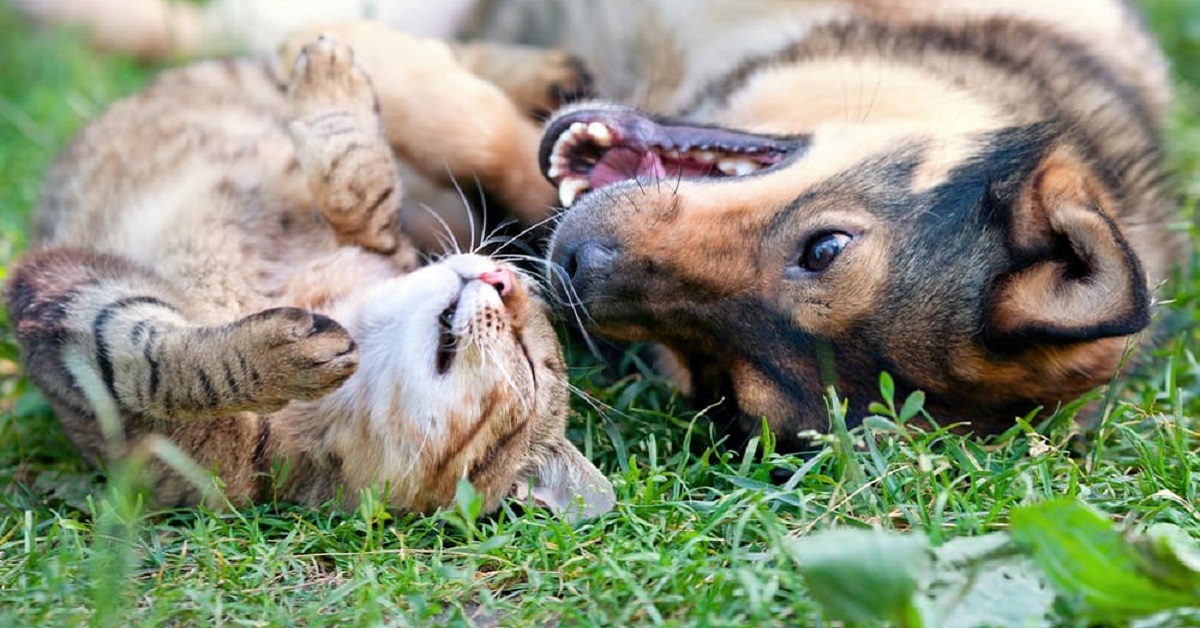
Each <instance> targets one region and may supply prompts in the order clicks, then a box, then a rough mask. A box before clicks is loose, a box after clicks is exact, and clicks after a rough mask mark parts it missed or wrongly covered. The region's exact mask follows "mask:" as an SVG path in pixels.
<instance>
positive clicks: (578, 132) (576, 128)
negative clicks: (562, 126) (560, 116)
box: [569, 122, 587, 137]
mask: <svg viewBox="0 0 1200 628" xmlns="http://www.w3.org/2000/svg"><path fill="white" fill-rule="evenodd" d="M569 129H570V131H571V135H574V136H575V137H582V136H583V135H585V134H586V133H587V125H586V124H584V123H582V122H572V123H571V126H570V127H569Z"/></svg>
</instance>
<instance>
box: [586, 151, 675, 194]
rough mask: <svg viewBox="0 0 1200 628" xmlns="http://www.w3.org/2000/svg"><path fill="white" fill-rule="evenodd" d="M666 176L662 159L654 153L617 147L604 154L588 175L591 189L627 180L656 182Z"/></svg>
mask: <svg viewBox="0 0 1200 628" xmlns="http://www.w3.org/2000/svg"><path fill="white" fill-rule="evenodd" d="M666 175H667V171H666V168H664V167H663V162H662V158H660V157H659V156H658V153H656V152H654V151H645V152H642V151H639V150H635V149H632V148H625V147H617V148H613V149H612V150H610V151H608V152H607V153H605V154H604V157H603V158H602V159H601V160H600V161H599V162H597V163H596V166H595V168H593V169H592V171H591V173H590V174H589V175H588V179H589V181H590V183H591V187H593V188H599V187H603V186H605V185H608V184H609V183H616V182H618V181H625V180H628V179H638V180H643V181H646V180H650V181H657V180H658V179H661V178H663V177H665V176H666Z"/></svg>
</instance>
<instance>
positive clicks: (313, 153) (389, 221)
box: [288, 37, 402, 254]
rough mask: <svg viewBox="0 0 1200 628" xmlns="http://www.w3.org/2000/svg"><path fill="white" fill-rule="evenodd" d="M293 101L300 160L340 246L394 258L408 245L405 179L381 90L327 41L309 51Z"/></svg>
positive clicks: (295, 78) (295, 80) (292, 89)
mask: <svg viewBox="0 0 1200 628" xmlns="http://www.w3.org/2000/svg"><path fill="white" fill-rule="evenodd" d="M288 95H289V98H290V99H291V104H292V123H291V126H290V129H291V132H292V138H293V139H294V140H295V143H296V152H297V155H298V156H299V159H300V163H301V165H302V166H303V168H304V172H305V174H306V176H307V177H308V183H309V189H311V190H312V192H313V195H314V196H315V197H316V200H317V205H318V206H319V207H320V209H321V213H322V215H324V216H325V219H326V220H327V221H328V222H329V224H330V225H331V226H332V227H333V229H334V232H335V233H336V234H337V238H338V241H339V242H342V243H344V244H354V245H358V246H362V247H364V248H366V249H370V250H373V251H378V252H380V253H385V254H390V253H392V252H394V251H395V250H396V249H397V247H398V246H399V245H400V238H402V236H401V235H400V232H399V229H398V227H397V220H398V218H399V210H400V200H401V195H402V191H401V188H400V180H399V178H398V176H397V173H396V166H395V163H394V161H393V159H394V157H393V156H392V150H391V147H389V146H388V143H387V140H385V139H384V136H383V127H382V123H381V122H380V119H379V107H378V104H377V103H376V100H375V91H374V89H373V88H372V86H371V81H370V79H368V78H367V75H366V74H364V73H363V71H362V69H361V68H359V67H358V66H357V65H356V64H355V63H354V53H353V51H352V50H351V49H350V48H349V47H348V46H346V45H345V44H342V43H339V42H338V41H336V40H334V39H332V38H327V37H321V38H318V39H316V40H315V41H313V42H311V43H309V44H308V45H306V46H304V48H303V49H302V50H301V51H300V54H299V55H298V56H297V58H296V61H295V64H294V66H293V68H292V75H291V80H290V83H289V87H288Z"/></svg>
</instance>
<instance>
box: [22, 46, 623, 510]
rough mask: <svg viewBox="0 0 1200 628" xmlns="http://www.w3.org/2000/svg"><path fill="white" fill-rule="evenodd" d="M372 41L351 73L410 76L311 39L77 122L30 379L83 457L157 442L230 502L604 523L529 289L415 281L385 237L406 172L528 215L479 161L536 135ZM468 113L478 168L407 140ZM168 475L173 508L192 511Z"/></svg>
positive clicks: (496, 269) (28, 345) (32, 312)
mask: <svg viewBox="0 0 1200 628" xmlns="http://www.w3.org/2000/svg"><path fill="white" fill-rule="evenodd" d="M358 40H359V42H360V43H363V46H362V47H360V48H358V51H359V52H358V57H359V60H360V61H361V65H363V66H366V67H378V66H375V65H374V64H377V63H381V60H382V59H386V60H387V63H388V64H389V65H390V66H392V67H397V66H399V65H403V64H405V63H412V65H413V67H414V68H416V69H414V71H413V72H412V73H409V74H405V73H403V72H399V71H396V72H392V73H390V74H386V75H384V78H382V79H380V80H375V81H374V84H375V87H374V88H372V80H371V79H370V78H368V74H367V73H366V72H364V70H363V69H362V67H360V64H356V63H355V61H354V58H355V53H354V52H353V51H352V50H351V49H350V48H348V47H346V46H345V45H344V44H342V43H338V42H337V41H336V40H334V39H329V38H324V37H320V38H319V37H317V36H315V35H311V36H307V39H306V40H305V42H306V43H305V45H304V46H303V47H301V46H299V45H297V46H294V47H292V48H288V49H287V50H285V51H284V53H283V55H282V58H283V63H281V64H274V63H268V62H262V61H255V60H224V61H210V62H202V63H198V64H196V65H193V66H189V67H185V68H182V69H178V70H173V71H169V72H166V73H164V74H163V75H162V76H160V77H159V78H158V79H157V80H156V81H155V82H154V83H153V84H152V85H151V86H150V87H149V88H147V89H146V90H145V91H143V92H142V93H140V94H137V95H135V96H133V97H130V98H128V99H126V100H124V101H121V102H118V103H116V104H114V105H113V106H112V107H111V108H110V109H109V110H108V111H107V112H106V113H105V114H103V115H102V116H101V117H100V118H99V119H98V120H96V121H94V122H93V123H91V124H90V125H88V126H87V127H86V128H85V129H84V131H82V133H81V134H80V135H79V137H78V138H76V140H75V141H74V142H73V144H72V145H71V146H70V147H69V148H68V149H67V151H66V152H65V153H64V155H63V156H62V158H61V159H60V160H59V161H58V163H57V164H56V165H55V166H54V168H53V169H52V171H51V172H50V173H49V174H48V176H47V179H46V183H45V194H44V198H43V200H42V202H41V204H40V206H39V208H38V211H37V213H36V237H35V240H36V244H35V248H34V250H33V251H32V252H31V253H30V254H29V255H28V256H27V257H26V258H25V259H24V260H23V261H22V262H21V263H20V264H19V265H18V266H17V267H16V268H15V270H14V272H13V275H12V277H11V279H10V281H9V284H8V287H7V303H8V308H9V314H10V317H11V319H12V322H13V325H14V328H15V330H16V334H17V339H18V342H19V343H20V346H21V351H22V359H23V362H24V365H25V368H26V372H27V373H28V375H29V377H30V378H31V379H32V380H33V381H34V382H35V383H36V384H37V385H38V386H39V387H40V388H41V389H42V390H43V391H44V392H45V393H46V396H47V398H48V399H49V401H50V404H51V405H52V406H53V408H54V409H55V411H56V413H57V414H58V416H59V419H60V421H61V422H62V424H63V426H64V427H65V429H66V431H67V434H68V435H69V436H70V437H71V439H72V440H73V441H74V442H75V443H76V445H78V447H79V448H80V449H81V451H82V452H83V453H84V454H85V456H87V457H88V458H89V459H91V460H94V461H101V460H104V459H105V458H106V457H108V456H112V455H122V454H123V452H124V451H127V449H128V448H129V447H136V446H137V444H138V443H140V442H142V441H143V439H145V438H146V437H147V436H149V435H152V434H158V435H162V436H165V437H166V438H167V439H169V440H170V441H171V442H173V443H174V444H176V445H177V446H178V447H180V448H181V449H182V450H183V451H184V452H185V453H186V454H188V455H189V456H191V457H192V458H193V459H194V460H195V461H197V462H198V463H199V464H200V465H202V466H203V467H204V468H206V469H210V470H213V471H215V472H216V473H217V474H218V476H219V477H220V479H221V481H222V483H223V484H224V487H225V495H226V496H227V497H228V498H230V499H231V500H233V501H234V502H235V503H245V502H248V501H256V500H264V499H271V498H277V499H281V500H288V501H297V502H300V503H304V504H311V505H318V504H321V503H324V502H327V501H329V500H331V499H333V498H335V497H338V496H341V497H342V498H343V500H344V501H343V503H344V504H346V505H349V506H352V505H353V504H355V503H356V502H357V500H358V496H359V492H360V491H361V490H362V489H365V488H372V487H373V488H376V489H379V490H381V491H384V492H383V493H382V494H383V497H384V499H385V500H386V501H387V503H388V504H389V505H390V506H391V507H393V508H395V509H398V510H407V511H428V510H431V509H434V508H437V507H440V506H443V505H446V504H449V503H452V501H453V499H454V496H455V491H456V489H457V486H458V482H459V481H460V479H462V478H467V479H469V480H470V481H471V482H472V484H474V486H475V488H476V489H477V490H478V491H480V493H481V494H482V495H483V496H484V506H485V508H486V509H488V510H491V509H494V508H495V507H496V506H497V505H498V504H499V502H500V500H501V499H502V498H503V497H505V496H507V495H513V494H515V495H517V496H521V497H529V496H530V495H531V496H532V497H533V498H534V499H535V500H536V501H538V502H540V503H544V504H546V505H549V506H551V507H553V508H555V509H558V510H570V512H572V513H574V514H593V513H597V512H603V511H604V510H607V509H608V508H610V507H611V506H612V503H613V497H612V490H611V487H610V486H609V484H608V482H607V480H605V478H604V477H603V475H601V474H600V473H599V471H597V470H596V469H595V467H593V466H592V465H591V463H589V462H588V461H587V460H586V459H584V458H583V456H582V455H581V454H580V453H579V452H578V451H577V450H576V449H575V447H574V446H573V445H571V443H570V442H568V441H567V440H566V438H565V436H564V430H565V427H566V418H567V414H568V412H569V406H568V393H567V382H566V372H565V365H564V363H563V360H562V354H561V349H560V347H559V344H558V340H557V337H556V336H555V333H554V330H553V329H552V327H551V326H550V323H549V321H548V319H547V318H546V313H545V308H544V306H543V304H542V302H541V301H540V299H539V297H538V296H537V295H536V293H535V292H534V291H533V290H532V283H531V282H530V281H528V280H527V279H525V278H523V277H520V276H519V274H517V273H516V271H514V270H513V269H511V268H510V267H509V266H508V265H506V264H502V263H500V262H497V261H494V260H491V259H489V258H487V257H482V256H478V255H456V256H450V257H447V258H445V259H443V260H441V261H439V262H438V263H435V264H432V265H429V266H425V267H422V268H420V269H417V268H416V267H417V256H416V251H415V249H414V247H413V246H412V244H411V243H410V242H409V241H408V240H407V238H406V237H405V236H404V235H403V234H402V232H401V231H400V230H399V229H398V226H397V224H396V223H397V220H398V213H399V208H400V204H401V201H402V198H403V195H404V190H403V187H402V185H401V181H400V180H398V178H397V172H396V167H395V162H394V159H395V158H394V154H393V149H394V150H395V151H396V152H397V153H399V154H400V155H402V156H403V158H404V159H405V162H406V163H407V164H408V165H409V166H410V168H412V169H414V170H417V171H421V170H425V171H429V172H434V171H440V170H441V169H443V168H448V170H446V171H445V172H444V174H443V176H468V177H469V176H474V175H476V174H479V175H480V176H484V177H485V178H487V181H488V183H489V184H490V185H491V186H492V187H493V189H496V190H501V191H502V190H504V189H506V188H508V189H510V190H511V192H512V194H514V195H516V197H519V198H521V199H523V200H525V201H527V202H528V204H529V205H536V204H537V203H538V202H539V201H536V200H533V199H534V197H533V196H528V195H529V194H533V195H535V196H536V194H538V193H541V194H545V193H546V192H547V191H548V190H549V186H546V185H545V183H544V182H543V181H537V182H536V183H537V184H538V186H529V185H527V184H526V183H524V182H520V183H514V182H512V181H510V180H509V179H508V178H506V177H508V176H509V175H508V174H506V172H507V169H505V168H503V167H502V165H498V164H492V163H489V162H488V161H487V160H488V159H489V158H491V156H492V155H491V153H490V152H488V151H487V150H486V149H487V147H488V146H489V142H496V143H497V145H500V146H504V147H508V146H524V147H526V149H527V150H532V146H533V145H534V144H535V138H534V137H532V135H531V134H532V133H534V132H535V130H534V127H533V125H532V124H531V123H530V122H529V121H528V119H527V118H526V116H525V114H524V113H523V112H521V111H519V110H518V109H519V107H520V105H518V104H514V103H513V102H512V101H510V100H509V99H508V97H507V96H506V95H505V94H504V92H503V91H502V90H501V89H500V88H498V87H497V86H495V85H493V84H491V83H488V82H486V81H485V80H483V79H481V78H480V77H478V76H476V75H474V74H471V73H469V72H467V71H466V69H465V68H464V67H462V66H460V65H459V64H458V63H457V62H455V61H454V58H453V57H452V55H450V53H449V51H448V49H447V47H446V46H445V45H444V44H441V43H439V42H436V41H432V40H416V39H413V38H410V37H405V36H400V35H396V36H395V37H391V36H387V37H380V38H375V39H371V40H370V41H367V40H365V39H364V38H361V37H360V38H358ZM313 42H315V43H313ZM543 61H544V62H546V63H547V67H550V66H553V65H554V64H555V63H557V60H556V58H555V57H553V56H550V57H546V58H544V59H542V60H541V61H539V63H541V62H543ZM275 65H281V66H282V67H286V68H289V71H285V72H277V71H276V70H275V69H273V66H275ZM293 67H294V69H291V68H293ZM289 74H290V78H288V77H289ZM542 79H543V77H542V76H532V75H531V79H530V80H532V81H541V80H542ZM529 89H532V88H529ZM417 90H432V91H433V92H436V93H440V94H443V95H444V97H443V98H442V100H441V104H438V103H436V102H432V101H431V100H430V99H428V98H424V99H413V98H412V96H411V94H412V93H414V92H415V91H417ZM463 96H469V97H470V98H472V99H474V100H475V101H476V102H482V103H485V104H487V105H488V108H487V111H486V113H485V114H478V115H474V116H473V119H474V120H475V121H476V122H477V123H478V125H479V129H480V133H481V135H476V136H475V137H474V138H473V140H472V144H471V148H472V150H470V151H468V150H461V151H460V150H459V147H458V146H455V145H453V144H445V143H440V142H436V141H435V138H434V137H432V136H431V135H429V134H430V133H434V132H435V130H434V129H432V128H430V127H428V126H425V125H422V124H419V123H416V122H414V120H413V119H410V118H409V116H412V117H413V118H414V119H420V120H426V121H428V122H432V123H438V124H446V123H447V121H446V120H444V119H439V118H437V117H436V116H438V115H441V116H447V115H454V114H455V113H459V114H462V113H463V110H462V107H463V106H464V105H463V104H462V103H460V102H459V101H458V98H460V97H463ZM409 107H411V110H409V109H408V108H409ZM483 133H490V134H491V135H483ZM479 142H482V144H480V143H479ZM389 143H390V146H389ZM439 147H440V148H439ZM481 147H483V148H482V150H481ZM442 149H445V150H449V151H450V152H449V153H447V152H444V151H443V150H442ZM459 168H463V169H464V170H459ZM502 169H503V170H505V171H506V172H500V170H502ZM487 172H496V173H498V174H497V176H496V177H494V178H490V177H487V175H486V173H487ZM510 185H511V187H508V186H510ZM550 192H551V193H552V190H550ZM501 193H503V192H501ZM521 195H526V196H521ZM516 197H514V198H516ZM441 319H444V323H440V322H439V320H441ZM443 325H444V327H443ZM446 343H449V344H446ZM106 421H109V423H106ZM114 448H115V449H114ZM273 467H276V469H277V470H278V469H282V471H281V472H280V473H278V474H276V475H275V476H274V477H272V469H273ZM155 468H156V470H157V471H158V472H159V477H158V480H157V482H156V483H155V484H154V486H153V495H154V497H155V498H156V499H157V500H158V501H159V502H161V503H165V504H187V503H195V502H197V501H198V500H200V499H201V498H202V496H203V491H202V488H203V487H199V486H196V485H193V484H191V483H189V482H188V481H187V480H185V478H184V477H182V476H180V475H178V474H176V473H175V472H174V470H173V469H170V468H168V467H167V466H166V465H164V464H157V465H156V467H155ZM577 497H582V498H583V500H584V502H583V504H582V510H580V509H579V508H578V506H579V505H578V504H577V503H576V498H577Z"/></svg>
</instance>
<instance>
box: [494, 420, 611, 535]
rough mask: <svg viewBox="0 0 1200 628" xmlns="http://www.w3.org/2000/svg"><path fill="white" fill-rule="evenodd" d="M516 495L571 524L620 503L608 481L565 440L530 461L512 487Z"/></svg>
mask: <svg viewBox="0 0 1200 628" xmlns="http://www.w3.org/2000/svg"><path fill="white" fill-rule="evenodd" d="M513 496H515V497H516V498H517V499H518V500H520V501H522V502H526V503H532V504H534V505H536V506H541V507H543V508H548V509H549V510H550V511H551V512H553V513H554V514H556V515H559V516H562V517H565V518H567V519H568V520H571V521H577V520H580V519H587V518H590V517H595V516H598V515H602V514H604V513H606V512H608V511H610V510H612V509H613V506H615V505H616V502H617V499H616V495H615V494H614V493H613V488H612V484H611V483H609V481H608V478H606V477H604V474H603V473H601V472H600V470H599V469H597V468H596V466H595V465H593V464H592V463H591V461H589V460H588V459H587V458H585V457H584V456H583V454H581V453H579V450H578V449H576V448H575V445H572V444H571V443H570V442H569V441H567V439H566V438H565V437H560V438H558V439H556V440H555V441H554V442H552V443H551V444H550V445H549V446H548V447H546V449H545V450H544V451H543V452H542V453H541V455H537V456H534V457H533V459H532V460H530V463H529V466H528V467H527V468H525V469H524V470H522V472H521V474H520V475H519V476H518V477H517V482H516V484H514V485H513Z"/></svg>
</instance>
